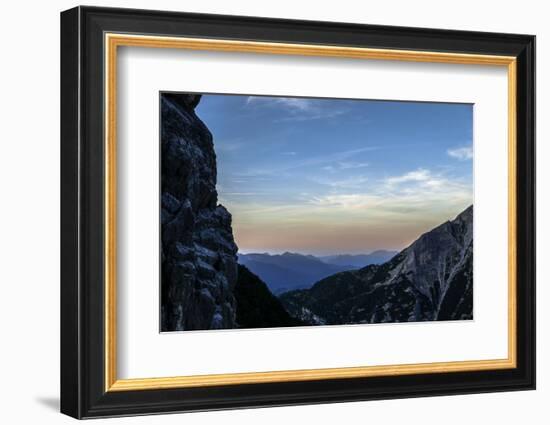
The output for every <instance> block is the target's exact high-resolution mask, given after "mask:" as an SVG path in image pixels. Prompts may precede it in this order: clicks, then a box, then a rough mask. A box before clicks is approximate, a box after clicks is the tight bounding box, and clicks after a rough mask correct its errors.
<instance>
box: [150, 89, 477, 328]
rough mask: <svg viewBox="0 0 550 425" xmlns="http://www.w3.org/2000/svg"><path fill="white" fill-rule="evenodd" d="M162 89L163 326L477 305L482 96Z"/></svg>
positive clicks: (458, 314)
mask: <svg viewBox="0 0 550 425" xmlns="http://www.w3.org/2000/svg"><path fill="white" fill-rule="evenodd" d="M159 103H160V162H161V166H160V200H159V203H160V211H159V214H160V228H161V231H160V250H161V252H160V258H161V261H160V276H161V279H160V281H161V283H160V290H161V297H160V299H161V302H160V303H161V305H160V316H161V321H160V322H161V325H160V326H161V329H160V330H161V332H173V331H192V330H215V329H250V328H280V327H296V326H326V325H366V324H379V323H398V322H432V321H450V320H452V321H457V320H473V319H474V302H473V293H474V286H475V285H474V278H473V249H474V246H473V240H474V238H473V232H474V222H473V221H474V220H473V217H474V214H473V208H474V206H473V204H474V202H473V161H474V158H473V143H474V141H473V105H472V104H469V103H442V102H416V101H397V100H383V99H376V100H374V99H334V98H321V97H292V96H267V95H250V94H246V95H245V94H214V93H182V92H161V93H160V94H159ZM475 284H476V285H477V284H478V282H475Z"/></svg>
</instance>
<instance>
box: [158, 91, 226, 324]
mask: <svg viewBox="0 0 550 425" xmlns="http://www.w3.org/2000/svg"><path fill="white" fill-rule="evenodd" d="M200 98H201V96H200V95H194V94H170V93H164V94H162V96H161V176H162V177H161V287H162V291H161V292H162V308H161V328H162V331H180V330H195V329H221V328H234V327H236V301H235V297H234V294H233V291H234V289H235V285H236V282H237V255H236V254H237V246H236V244H235V242H234V240H233V233H232V229H231V214H230V213H229V212H228V211H227V210H226V209H225V208H224V207H223V206H222V205H218V194H217V192H216V154H215V152H214V145H213V142H212V134H211V133H210V131H209V130H208V128H207V127H206V126H205V125H204V123H203V122H202V121H201V120H200V119H199V118H198V117H197V115H196V114H195V107H196V106H197V105H198V104H199V102H200Z"/></svg>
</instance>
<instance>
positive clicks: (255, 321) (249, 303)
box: [235, 264, 305, 328]
mask: <svg viewBox="0 0 550 425" xmlns="http://www.w3.org/2000/svg"><path fill="white" fill-rule="evenodd" d="M238 274H239V278H238V280H237V285H236V287H235V298H236V299H237V326H238V327H239V328H273V327H287V326H301V325H305V323H304V322H302V321H300V320H297V319H294V318H293V317H291V316H290V315H289V314H288V313H287V312H286V310H285V309H284V307H283V305H282V304H281V302H280V301H279V299H278V298H277V297H276V296H275V295H273V294H272V293H271V291H270V290H269V288H268V287H267V285H266V284H265V283H264V282H263V281H262V280H261V279H260V278H259V277H258V276H256V275H255V274H254V273H252V272H251V271H250V270H248V268H246V267H245V266H243V265H241V264H239V273H238Z"/></svg>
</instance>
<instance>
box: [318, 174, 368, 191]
mask: <svg viewBox="0 0 550 425" xmlns="http://www.w3.org/2000/svg"><path fill="white" fill-rule="evenodd" d="M310 180H311V181H313V182H314V183H317V184H321V185H324V186H328V187H330V188H335V189H359V188H361V187H363V186H364V185H365V184H366V183H367V182H368V181H369V178H368V177H367V176H352V177H348V178H345V179H340V180H338V179H319V178H314V179H310Z"/></svg>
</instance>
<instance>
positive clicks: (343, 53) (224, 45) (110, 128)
mask: <svg viewBox="0 0 550 425" xmlns="http://www.w3.org/2000/svg"><path fill="white" fill-rule="evenodd" d="M104 42H105V44H104V46H105V88H104V89H105V117H104V118H105V135H104V136H105V140H104V143H105V188H104V189H105V235H104V236H105V276H104V278H105V283H104V284H105V377H104V378H105V391H135V390H150V389H161V388H162V389H166V388H182V387H203V386H214V385H237V384H254V383H268V382H288V381H312V380H320V379H339V378H358V377H374V376H390V375H410V374H417V373H448V372H462V371H482V370H496V369H510V368H515V367H516V364H517V359H516V327H517V322H516V308H517V305H516V285H517V280H516V254H517V233H516V232H517V230H516V203H517V196H516V155H517V146H516V143H517V142H516V85H517V76H516V58H515V57H513V56H493V55H477V54H462V53H444V52H424V51H410V50H392V49H370V48H358V47H340V46H328V45H308V44H286V43H268V42H256V41H235V40H217V39H200V38H179V37H160V36H149V35H128V34H115V33H106V34H105V40H104ZM119 46H133V47H149V48H169V49H190V50H209V51H229V52H241V53H242V52H248V53H263V54H282V55H302V56H325V57H341V58H355V59H376V60H398V61H408V62H435V63H451V64H470V65H494V66H504V67H507V72H508V357H507V358H505V359H495V360H469V361H454V362H435V363H417V364H398V365H382V366H361V367H343V368H326V369H303V370H285V371H268V372H247V373H229V374H214V375H192V376H174V377H164V378H155V377H152V378H137V379H135V378H132V379H118V378H117V372H116V364H117V350H116V347H117V338H116V335H117V324H116V305H117V304H116V276H117V273H116V264H117V256H116V247H117V245H116V233H117V232H116V211H117V204H116V199H117V198H116V188H117V183H116V163H117V159H116V135H117V132H116V123H117V119H116V117H117V111H116V106H117V48H118V47H119Z"/></svg>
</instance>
